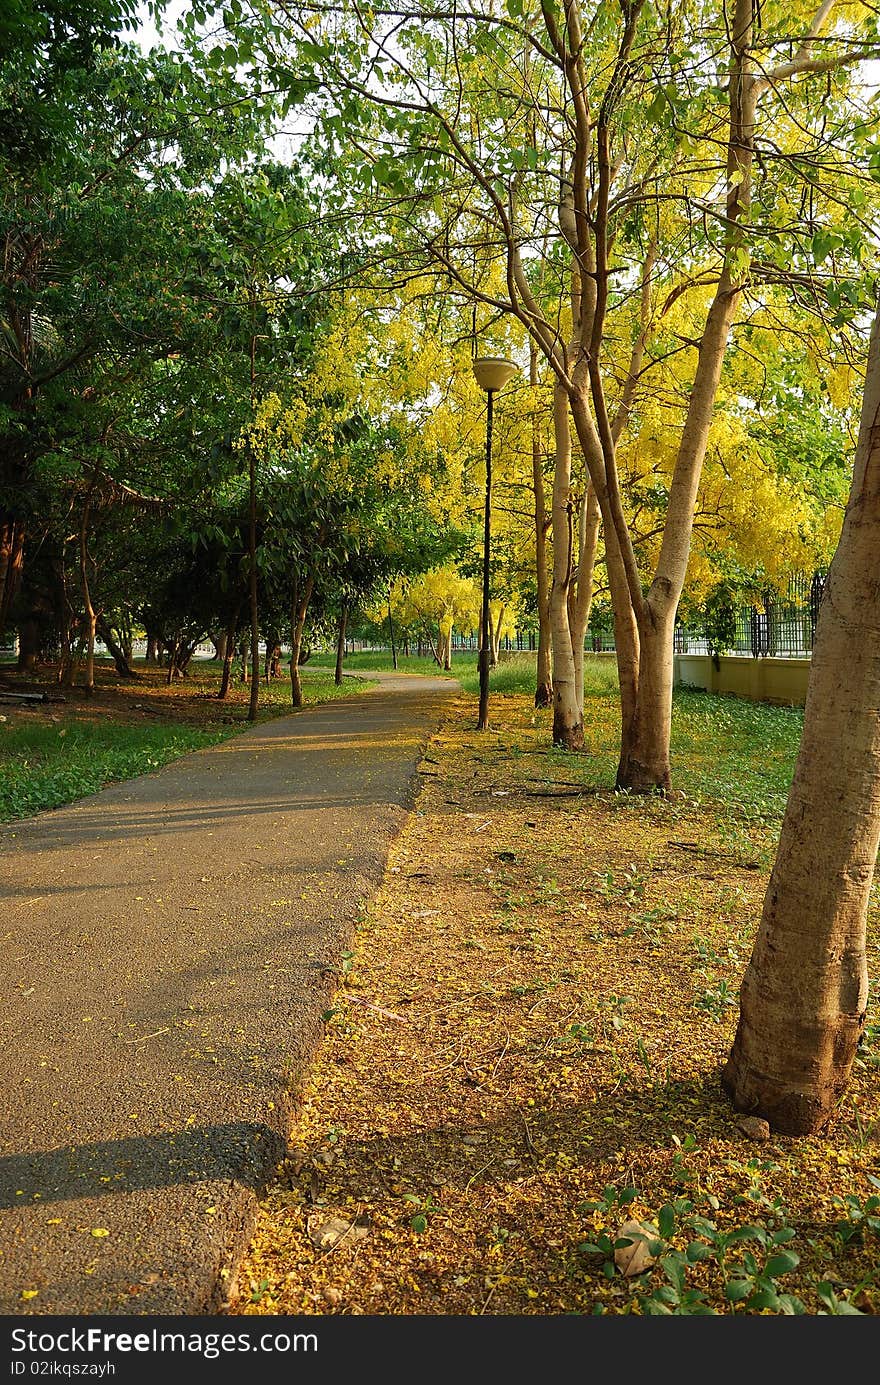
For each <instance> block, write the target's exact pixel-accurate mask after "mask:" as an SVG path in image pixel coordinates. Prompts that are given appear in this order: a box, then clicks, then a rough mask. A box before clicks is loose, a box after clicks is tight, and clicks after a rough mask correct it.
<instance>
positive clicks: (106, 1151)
mask: <svg viewBox="0 0 880 1385" xmlns="http://www.w3.org/2000/svg"><path fill="white" fill-rule="evenodd" d="M377 676H380V677H381V686H380V687H379V688H378V689H374V690H372V691H369V692H366V693H363V694H360V695H358V696H357V697H356V698H353V699H351V700H346V701H345V702H342V703H340V702H332V703H325V704H323V705H322V706H319V707H316V708H313V709H309V710H307V711H305V712H301V713H298V714H295V715H293V716H289V717H284V718H281V719H279V720H277V721H272V722H269V723H267V724H265V725H261V726H259V727H257V728H255V729H254V730H252V731H248V732H246V733H244V734H243V735H239V736H235V737H233V738H232V739H231V740H228V741H226V742H224V743H223V744H222V745H220V746H216V747H214V748H212V749H209V750H203V751H198V752H197V753H195V754H193V755H188V756H186V757H185V758H184V759H182V760H178V761H176V762H175V763H174V764H172V765H168V766H167V767H166V768H164V769H162V770H160V771H159V772H158V773H156V774H151V775H146V776H143V777H142V778H140V779H134V780H128V781H127V782H126V783H122V784H116V785H113V786H112V787H110V788H108V789H105V790H103V791H102V792H101V793H99V794H96V795H94V796H93V797H91V798H87V799H84V800H82V801H81V802H80V803H78V804H75V805H72V806H70V807H68V808H62V809H59V810H58V811H55V812H52V813H45V814H42V815H41V816H39V817H36V818H32V819H29V820H28V821H26V822H19V823H12V824H10V825H9V826H8V827H5V828H2V829H0V944H2V949H3V956H4V959H5V965H4V976H5V981H4V988H3V989H4V994H3V995H2V998H0V1093H2V1108H0V1313H5V1314H10V1313H14V1314H19V1313H32V1312H36V1313H67V1314H87V1313H137V1314H141V1313H202V1312H210V1311H212V1309H214V1308H215V1307H217V1306H218V1304H219V1303H220V1302H221V1301H222V1299H223V1297H224V1293H225V1286H226V1285H227V1284H228V1283H229V1280H230V1277H231V1275H232V1274H234V1267H235V1263H236V1258H237V1256H238V1255H240V1254H241V1252H242V1251H243V1249H244V1248H245V1247H246V1245H247V1243H248V1240H249V1237H250V1232H251V1226H252V1218H253V1211H254V1207H255V1202H256V1191H255V1190H258V1189H259V1187H260V1185H261V1183H263V1182H264V1180H265V1178H266V1177H267V1175H268V1174H269V1173H270V1172H271V1169H272V1167H273V1166H274V1164H275V1163H276V1162H277V1159H278V1157H279V1156H280V1155H281V1153H282V1152H283V1149H284V1143H285V1136H286V1133H287V1129H288V1119H289V1113H290V1101H291V1091H295V1089H296V1086H297V1083H298V1081H299V1078H300V1076H301V1074H302V1072H303V1069H304V1066H305V1065H306V1063H307V1062H308V1059H309V1056H310V1054H311V1052H312V1051H313V1048H314V1045H315V1043H316V1041H317V1038H318V1036H319V1034H320V1029H321V1019H320V1016H321V1013H322V1011H323V1010H324V1009H325V1008H326V1005H327V999H328V996H329V994H330V992H331V989H332V986H333V982H334V969H335V968H336V967H337V966H338V963H339V959H340V953H341V952H342V951H344V949H345V947H346V943H347V940H348V939H349V938H350V936H351V930H352V925H353V922H354V920H355V919H356V918H357V916H358V912H359V910H360V909H361V908H362V906H363V903H364V901H365V900H366V899H367V898H368V897H369V896H370V895H371V894H372V892H373V891H374V889H375V887H376V885H377V884H378V882H379V880H380V879H381V875H382V871H383V868H384V863H385V860H386V856H387V850H388V846H389V843H390V841H391V839H392V838H393V837H394V835H395V833H396V832H397V831H398V830H399V828H400V826H401V825H402V823H403V821H404V818H405V816H406V807H407V805H408V804H410V803H411V801H412V795H413V792H414V788H415V784H416V779H417V775H416V765H417V763H418V760H419V758H420V753H421V750H422V747H423V746H424V743H425V741H426V739H427V737H428V736H429V735H430V733H431V732H432V731H433V730H434V729H435V727H436V725H437V723H438V721H439V718H440V715H441V710H442V707H443V705H444V703H445V701H446V699H448V698H449V696H450V694H451V691H452V687H451V685H450V683H449V682H447V681H444V680H440V679H431V680H428V679H422V678H410V677H406V676H405V675H400V676H397V675H377ZM32 1290H37V1294H36V1296H33V1297H28V1298H23V1297H22V1292H23V1291H25V1292H28V1293H29V1292H30V1291H32Z"/></svg>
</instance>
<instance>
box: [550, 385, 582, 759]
mask: <svg viewBox="0 0 880 1385" xmlns="http://www.w3.org/2000/svg"><path fill="white" fill-rule="evenodd" d="M568 408H569V406H568V395H567V393H566V391H565V389H564V387H563V386H562V385H561V384H557V385H556V386H555V388H554V390H553V429H554V437H555V446H556V465H555V467H554V470H553V586H552V587H551V589H550V626H551V631H552V639H553V744H554V745H560V746H564V747H565V749H566V750H580V749H581V748H582V746H583V744H584V721H583V714H582V712H581V709H580V707H579V706H578V701H577V686H576V680H575V667H574V654H573V652H572V647H571V627H570V625H569V623H568V589H569V585H570V583H571V576H572V563H571V553H572V537H573V516H572V505H571V432H570V429H569V422H568Z"/></svg>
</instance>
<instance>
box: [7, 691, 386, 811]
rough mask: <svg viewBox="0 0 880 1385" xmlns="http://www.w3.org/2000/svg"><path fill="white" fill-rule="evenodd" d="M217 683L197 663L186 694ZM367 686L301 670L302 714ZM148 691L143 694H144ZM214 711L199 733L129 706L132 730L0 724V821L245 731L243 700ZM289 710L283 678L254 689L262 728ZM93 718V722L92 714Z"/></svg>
mask: <svg viewBox="0 0 880 1385" xmlns="http://www.w3.org/2000/svg"><path fill="white" fill-rule="evenodd" d="M218 681H219V674H218V672H217V666H216V665H211V666H210V667H206V666H205V665H204V664H198V665H195V666H194V668H193V673H192V676H191V677H190V678H189V679H187V683H186V691H187V692H188V693H196V694H197V695H199V694H200V695H202V696H204V697H205V698H208V697H210V696H211V694H212V693H213V692H214V691H215V690H216V686H217V683H218ZM371 686H373V685H372V684H371V683H369V682H368V681H366V680H360V679H358V680H355V679H346V680H345V683H344V684H343V686H342V687H341V688H337V687H336V686H335V684H334V682H333V675H332V674H331V673H325V672H323V671H320V672H319V671H315V672H312V671H311V670H303V694H304V697H305V700H306V706H307V707H308V706H311V705H313V704H315V703H318V702H327V701H330V700H331V699H333V698H337V697H350V696H351V695H352V694H355V693H358V692H363V691H365V690H366V689H367V688H369V687H371ZM147 692H148V689H146V688H145V689H144V693H145V695H146V694H147ZM239 693H240V695H241V685H239ZM135 701H136V695H133V697H132V702H133V703H134V702H135ZM215 707H216V713H215V715H216V717H217V720H210V721H209V722H208V723H207V725H205V726H192V725H187V724H186V723H183V722H173V721H161V722H150V723H147V724H146V725H145V724H144V722H143V720H142V715H143V714H142V713H141V712H140V711H138V710H135V709H134V707H133V710H132V722H131V723H125V722H120V721H111V720H109V719H108V720H106V721H102V720H100V719H96V720H95V721H78V720H76V719H74V718H73V717H64V716H62V717H59V718H58V719H57V720H55V721H52V722H48V723H47V722H45V721H44V720H42V719H39V720H38V718H41V717H42V714H41V713H40V712H38V711H37V710H34V711H32V712H28V713H27V714H26V715H27V717H28V718H30V717H33V720H25V721H19V720H16V721H14V722H12V721H9V722H0V822H11V821H13V820H15V819H16V818H23V817H30V816H31V815H32V814H34V813H39V812H42V811H44V810H45V809H47V808H60V807H62V806H63V804H65V803H72V802H73V801H74V800H75V799H78V798H83V797H85V796H86V795H87V794H92V793H97V791H98V790H99V789H101V788H103V787H104V785H105V784H110V783H113V782H115V781H118V780H122V779H133V778H134V777H135V776H136V775H138V774H148V773H150V772H151V771H152V770H156V769H159V768H160V767H161V766H162V765H167V764H168V763H169V762H170V761H171V760H177V759H179V758H180V756H181V755H186V754H188V752H189V751H191V750H201V749H202V748H203V747H204V746H209V745H216V744H217V743H218V741H222V740H225V739H226V738H227V737H229V736H234V735H237V734H238V733H239V732H241V731H244V730H246V729H247V727H248V725H249V724H250V723H249V722H248V721H247V703H246V701H236V702H218V703H216V704H215ZM168 710H169V712H170V713H172V714H173V695H169V708H168ZM212 710H213V709H212ZM291 710H292V709H291V705H290V683H289V681H287V680H286V679H281V680H279V681H278V682H275V683H270V684H269V685H268V686H264V687H262V688H261V689H260V707H259V718H258V719H259V720H260V721H267V720H269V719H271V718H274V717H277V716H283V715H285V714H286V713H288V712H290V711H291ZM96 713H97V714H98V716H99V714H100V713H99V708H97V707H96ZM221 717H222V721H221V720H220V718H221ZM135 718H136V720H135Z"/></svg>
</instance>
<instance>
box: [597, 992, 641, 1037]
mask: <svg viewBox="0 0 880 1385" xmlns="http://www.w3.org/2000/svg"><path fill="white" fill-rule="evenodd" d="M631 1000H632V996H629V995H618V993H617V992H616V991H612V992H611V994H610V995H608V996H601V997H600V998H599V1000H597V1001H596V1010H597V1018H598V1021H599V1024H600V1026H601V1028H602V1029H604V1030H605V1032H606V1034H608V1033H610V1034H611V1035H614V1034H619V1033H620V1031H621V1029H622V1028H623V1024H624V1019H623V1010H624V1006H626V1005H628V1004H629V1002H630V1001H631Z"/></svg>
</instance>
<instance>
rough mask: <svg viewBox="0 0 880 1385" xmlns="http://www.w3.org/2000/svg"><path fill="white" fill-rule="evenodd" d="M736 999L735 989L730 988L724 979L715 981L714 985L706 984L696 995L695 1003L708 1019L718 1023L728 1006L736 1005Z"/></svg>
mask: <svg viewBox="0 0 880 1385" xmlns="http://www.w3.org/2000/svg"><path fill="white" fill-rule="evenodd" d="M737 999H738V997H737V993H736V991H735V990H731V988H730V986H729V985H728V984H727V982H726V981H717V982H716V983H715V985H714V986H707V987H706V989H705V990H704V991H702V992H701V993H700V995H698V996H697V999H696V1001H695V1004H696V1007H697V1009H698V1010H703V1011H704V1012H705V1013H706V1014H707V1015H708V1016H709V1017H710V1019H713V1020H714V1021H715V1023H716V1024H719V1023H720V1022H721V1021H722V1020H723V1019H724V1017H725V1015H726V1014H727V1011H728V1010H729V1009H730V1007H731V1006H732V1005H736V1003H737Z"/></svg>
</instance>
